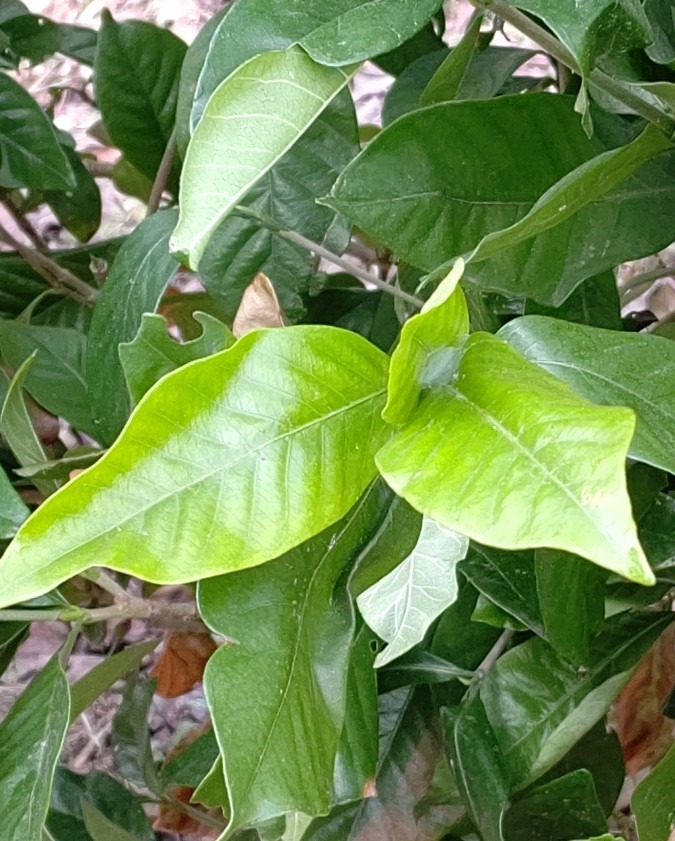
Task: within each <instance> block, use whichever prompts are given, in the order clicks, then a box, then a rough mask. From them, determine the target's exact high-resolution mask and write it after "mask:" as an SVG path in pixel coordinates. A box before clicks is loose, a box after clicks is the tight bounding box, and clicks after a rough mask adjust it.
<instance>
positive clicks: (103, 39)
mask: <svg viewBox="0 0 675 841" xmlns="http://www.w3.org/2000/svg"><path fill="white" fill-rule="evenodd" d="M102 19H103V25H102V26H101V29H100V31H99V36H98V49H97V51H96V60H95V62H94V87H95V92H96V102H97V104H98V106H99V109H100V111H101V117H102V118H103V123H104V124H105V127H106V129H107V131H108V134H109V135H110V138H111V140H112V142H113V143H114V144H115V146H118V147H119V148H120V149H121V150H122V152H123V153H124V156H125V157H126V158H127V160H128V161H129V162H130V163H131V164H133V166H135V167H136V169H138V170H139V171H140V172H142V173H143V174H144V175H145V176H147V177H148V178H150V179H151V180H152V179H153V178H154V177H155V174H156V172H157V169H158V167H159V164H160V161H161V160H162V156H163V154H164V150H165V148H166V145H167V143H168V142H169V137H170V136H171V133H172V131H173V128H174V123H175V115H176V100H177V98H178V82H179V75H180V69H181V65H182V63H183V58H184V57H185V52H186V50H187V46H186V45H185V44H184V43H183V42H182V41H181V40H180V38H177V37H176V36H175V35H174V34H173V33H172V32H170V31H169V30H168V29H162V28H161V27H159V26H153V25H152V24H151V23H146V22H145V21H139V20H131V21H125V22H124V23H116V22H115V21H114V20H113V19H112V16H111V15H110V13H109V12H108V11H103V13H102ZM176 174H177V170H174V176H175V175H176Z"/></svg>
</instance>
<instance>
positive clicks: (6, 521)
mask: <svg viewBox="0 0 675 841" xmlns="http://www.w3.org/2000/svg"><path fill="white" fill-rule="evenodd" d="M29 513H30V512H29V511H28V507H27V506H26V504H25V503H24V501H23V500H22V499H21V497H20V496H19V494H18V493H17V492H16V491H15V490H14V488H13V487H12V483H11V482H10V481H9V477H8V476H7V474H6V473H5V471H4V470H0V540H9V538H11V537H14V535H15V534H16V533H17V531H18V529H19V526H20V525H21V523H23V522H24V520H25V519H26V518H27V517H28V514H29Z"/></svg>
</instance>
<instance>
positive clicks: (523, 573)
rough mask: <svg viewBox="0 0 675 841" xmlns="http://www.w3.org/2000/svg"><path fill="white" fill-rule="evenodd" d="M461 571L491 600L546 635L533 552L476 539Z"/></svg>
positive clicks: (540, 633) (527, 625)
mask: <svg viewBox="0 0 675 841" xmlns="http://www.w3.org/2000/svg"><path fill="white" fill-rule="evenodd" d="M459 571H460V572H461V573H462V574H463V575H465V576H466V577H467V578H468V579H469V581H470V582H471V583H472V584H473V586H474V587H475V588H476V589H477V590H478V591H479V592H480V593H482V594H483V595H484V596H486V597H487V598H488V599H489V600H490V601H491V602H493V603H494V604H496V605H498V606H499V607H500V608H501V609H502V610H504V611H506V612H507V613H508V614H510V615H511V616H514V617H515V618H516V619H518V620H519V621H520V622H522V623H523V625H525V626H526V627H527V628H530V629H531V630H533V631H534V632H535V633H536V634H539V635H540V636H543V634H544V624H543V620H542V615H541V610H540V607H539V599H538V597H537V589H536V582H535V577H534V557H533V553H532V552H504V551H503V550H500V549H492V548H490V547H488V546H481V545H479V544H477V543H472V544H471V548H470V549H469V553H468V555H467V557H466V559H465V560H464V561H462V563H461V564H460V565H459Z"/></svg>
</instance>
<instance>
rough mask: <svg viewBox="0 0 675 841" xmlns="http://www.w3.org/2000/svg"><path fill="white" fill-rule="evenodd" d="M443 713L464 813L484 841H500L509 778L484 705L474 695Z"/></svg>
mask: <svg viewBox="0 0 675 841" xmlns="http://www.w3.org/2000/svg"><path fill="white" fill-rule="evenodd" d="M444 713H445V715H444V726H445V749H446V752H447V754H448V759H449V761H450V762H451V764H452V769H453V771H454V774H455V779H456V781H457V786H458V788H459V790H460V793H461V795H462V799H463V801H464V804H465V806H466V809H467V812H468V814H469V816H470V817H471V820H472V821H473V822H474V824H475V825H476V827H477V829H478V831H479V832H480V837H481V838H482V839H483V841H502V837H503V836H502V832H501V820H502V814H503V812H504V809H505V807H506V803H507V800H508V796H509V778H508V772H507V770H506V765H505V763H504V757H503V756H502V752H501V750H500V748H499V745H498V744H497V740H496V738H495V734H494V731H493V730H492V727H491V725H490V722H489V721H488V717H487V715H486V714H485V708H484V706H483V702H482V701H481V699H480V696H479V695H477V694H474V695H473V697H472V698H467V700H466V701H465V702H464V703H463V704H462V705H461V706H460V707H459V709H452V708H451V709H448V708H445V710H444Z"/></svg>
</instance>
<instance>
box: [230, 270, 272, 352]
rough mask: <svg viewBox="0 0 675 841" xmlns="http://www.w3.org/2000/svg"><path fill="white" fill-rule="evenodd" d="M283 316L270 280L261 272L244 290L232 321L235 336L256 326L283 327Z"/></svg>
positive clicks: (239, 335) (243, 333) (238, 336)
mask: <svg viewBox="0 0 675 841" xmlns="http://www.w3.org/2000/svg"><path fill="white" fill-rule="evenodd" d="M283 326H284V316H283V313H282V312H281V307H280V306H279V300H278V298H277V293H276V292H275V291H274V286H272V282H271V281H270V279H269V278H268V277H267V275H265V274H263V273H262V272H258V274H257V275H256V276H255V277H254V278H253V282H252V283H250V284H249V285H248V286H247V287H246V289H245V290H244V294H243V296H242V299H241V303H240V304H239V309H238V310H237V314H236V315H235V317H234V322H233V323H232V332H233V333H234V335H235V336H236V337H237V338H240V337H241V336H244V335H246V333H250V332H251V330H255V329H256V328H258V327H283Z"/></svg>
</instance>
